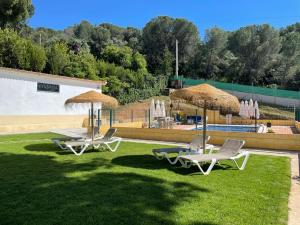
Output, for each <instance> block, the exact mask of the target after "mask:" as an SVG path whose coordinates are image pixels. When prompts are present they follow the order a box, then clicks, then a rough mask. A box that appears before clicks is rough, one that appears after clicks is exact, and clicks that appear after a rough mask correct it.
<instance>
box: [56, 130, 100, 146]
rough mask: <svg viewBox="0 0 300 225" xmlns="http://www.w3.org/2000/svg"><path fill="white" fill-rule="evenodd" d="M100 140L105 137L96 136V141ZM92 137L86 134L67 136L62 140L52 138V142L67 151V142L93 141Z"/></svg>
mask: <svg viewBox="0 0 300 225" xmlns="http://www.w3.org/2000/svg"><path fill="white" fill-rule="evenodd" d="M100 138H103V135H95V137H94V140H98V139H100ZM91 140H92V137H91V134H89V133H85V134H81V135H79V136H74V137H73V136H67V137H61V138H52V139H51V141H52V142H53V143H54V144H55V145H57V146H58V147H59V148H61V149H62V150H66V149H67V146H66V144H65V142H67V141H91Z"/></svg>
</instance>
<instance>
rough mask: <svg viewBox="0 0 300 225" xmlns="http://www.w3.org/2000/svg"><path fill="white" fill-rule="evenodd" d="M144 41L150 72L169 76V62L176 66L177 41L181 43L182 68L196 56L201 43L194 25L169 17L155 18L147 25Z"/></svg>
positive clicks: (144, 31) (180, 60)
mask: <svg viewBox="0 0 300 225" xmlns="http://www.w3.org/2000/svg"><path fill="white" fill-rule="evenodd" d="M142 39H143V51H144V53H145V54H146V55H147V59H148V66H149V71H150V72H152V73H156V74H167V73H168V72H169V70H170V68H169V67H166V65H167V64H168V63H167V62H169V61H172V65H173V64H174V62H175V41H176V39H177V40H178V41H179V43H180V45H179V46H180V47H179V49H178V52H179V55H180V58H179V62H180V64H181V66H184V65H185V64H186V63H187V62H188V61H189V60H190V59H191V58H192V57H193V56H194V54H195V50H196V47H197V45H198V43H199V41H200V39H199V33H198V29H197V27H196V26H195V25H194V24H193V23H191V22H189V21H187V20H184V19H173V18H170V17H167V16H160V17H157V18H154V19H153V20H151V21H150V22H149V23H147V24H146V26H145V27H144V29H143V38H142ZM165 56H167V57H168V59H166V58H165ZM166 61H167V62H166ZM173 68H174V67H173Z"/></svg>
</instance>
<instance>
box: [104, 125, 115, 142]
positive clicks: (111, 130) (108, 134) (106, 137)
mask: <svg viewBox="0 0 300 225" xmlns="http://www.w3.org/2000/svg"><path fill="white" fill-rule="evenodd" d="M116 132H117V128H109V129H108V131H107V132H106V133H105V135H104V137H103V139H104V140H110V139H111V138H112V137H113V136H114V134H115V133H116Z"/></svg>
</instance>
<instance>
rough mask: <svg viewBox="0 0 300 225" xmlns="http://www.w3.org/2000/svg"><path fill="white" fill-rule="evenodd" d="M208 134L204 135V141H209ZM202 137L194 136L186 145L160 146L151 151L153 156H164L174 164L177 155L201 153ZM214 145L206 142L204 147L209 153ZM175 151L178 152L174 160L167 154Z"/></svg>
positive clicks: (161, 157) (177, 158)
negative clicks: (174, 146)
mask: <svg viewBox="0 0 300 225" xmlns="http://www.w3.org/2000/svg"><path fill="white" fill-rule="evenodd" d="M209 139H210V136H206V142H207V141H209ZM202 146H203V137H202V136H196V137H195V138H194V139H193V140H192V142H191V143H190V144H189V145H188V146H187V147H186V148H183V147H177V148H160V149H153V150H152V152H153V154H154V156H155V157H156V158H157V159H159V160H162V159H164V158H166V159H167V160H168V162H169V163H170V164H171V165H175V164H176V163H177V162H178V160H179V156H181V155H191V154H200V153H203V147H202ZM213 148H214V146H213V145H210V144H206V147H205V149H208V150H209V154H210V153H211V152H212V151H213ZM171 153H176V154H178V155H177V156H176V158H175V159H174V160H171V158H170V156H169V154H171Z"/></svg>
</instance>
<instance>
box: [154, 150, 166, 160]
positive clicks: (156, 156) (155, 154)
mask: <svg viewBox="0 0 300 225" xmlns="http://www.w3.org/2000/svg"><path fill="white" fill-rule="evenodd" d="M152 152H153V155H154V156H155V158H157V159H158V160H162V159H163V158H164V155H159V154H157V152H155V151H152Z"/></svg>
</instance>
